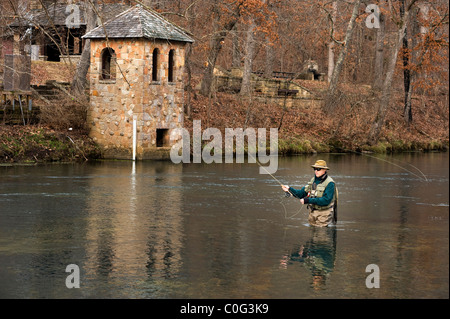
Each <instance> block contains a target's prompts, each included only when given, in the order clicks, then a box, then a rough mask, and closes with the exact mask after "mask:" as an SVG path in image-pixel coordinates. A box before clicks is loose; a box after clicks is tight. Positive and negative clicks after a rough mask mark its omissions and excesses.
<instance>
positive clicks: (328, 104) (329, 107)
mask: <svg viewBox="0 0 450 319" xmlns="http://www.w3.org/2000/svg"><path fill="white" fill-rule="evenodd" d="M360 3H361V0H355V2H354V3H353V12H352V16H351V18H350V21H349V22H348V25H347V31H346V32H345V40H344V45H343V46H342V48H341V52H339V56H338V58H337V61H336V65H335V67H334V70H333V74H332V76H331V80H330V85H329V87H328V92H327V97H326V99H325V109H324V111H325V112H327V113H329V114H330V113H331V112H333V111H334V110H335V108H336V103H334V101H335V97H336V88H337V85H338V83H339V76H340V74H341V70H342V67H343V65H344V60H345V57H346V56H347V51H348V47H349V45H350V41H351V39H352V36H353V30H354V28H355V20H356V18H357V17H358V12H359V5H360Z"/></svg>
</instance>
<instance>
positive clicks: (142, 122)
mask: <svg viewBox="0 0 450 319" xmlns="http://www.w3.org/2000/svg"><path fill="white" fill-rule="evenodd" d="M108 45H109V47H110V48H111V49H113V50H114V53H115V58H116V61H115V64H114V63H112V68H113V69H114V71H113V72H112V73H113V74H115V78H114V79H107V80H105V79H102V76H101V72H102V51H103V49H105V48H106V41H105V40H91V70H90V74H91V76H90V81H91V82H90V98H91V106H90V110H89V112H88V123H89V125H90V127H91V133H90V134H91V137H92V138H93V139H94V141H95V142H97V143H98V144H99V145H100V146H101V147H102V148H103V153H104V156H105V157H106V158H117V159H122V158H123V159H131V157H132V155H131V154H132V143H133V138H132V137H133V132H132V131H133V118H136V120H137V158H138V159H150V158H157V159H161V158H167V156H168V154H169V152H168V150H169V149H170V147H171V145H170V144H169V145H167V144H165V145H164V146H163V147H157V141H156V130H157V129H167V130H168V131H167V132H168V134H169V135H170V133H171V132H172V130H173V129H175V128H181V127H183V114H184V113H183V104H184V100H183V97H184V94H183V89H184V87H183V72H184V56H185V51H184V50H185V49H184V43H177V42H170V43H168V42H167V41H163V40H152V41H149V40H146V39H109V42H108ZM155 48H158V50H159V55H158V81H152V70H153V51H154V49H155ZM170 50H174V68H173V82H170V83H169V81H168V80H169V79H168V73H169V51H170Z"/></svg>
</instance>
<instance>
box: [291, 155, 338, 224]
mask: <svg viewBox="0 0 450 319" xmlns="http://www.w3.org/2000/svg"><path fill="white" fill-rule="evenodd" d="M311 166H312V167H313V168H314V175H315V176H314V177H313V178H312V179H311V181H310V182H309V183H308V184H306V185H305V186H304V187H303V188H302V189H300V190H298V189H295V188H292V187H289V186H288V185H282V188H283V190H284V191H285V192H287V193H290V194H292V195H293V196H294V197H296V198H300V202H301V203H302V204H306V205H308V206H307V207H308V208H309V209H310V212H309V216H308V221H309V224H310V225H312V226H319V227H327V226H328V225H330V224H332V223H336V222H337V197H338V191H337V188H336V184H335V183H334V181H333V179H332V178H331V177H330V176H328V172H327V171H328V170H329V169H330V168H329V167H327V163H326V162H325V161H324V160H318V161H316V163H315V164H314V165H311Z"/></svg>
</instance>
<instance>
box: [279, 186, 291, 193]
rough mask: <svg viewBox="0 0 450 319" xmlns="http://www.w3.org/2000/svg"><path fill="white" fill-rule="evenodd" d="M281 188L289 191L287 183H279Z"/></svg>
mask: <svg viewBox="0 0 450 319" xmlns="http://www.w3.org/2000/svg"><path fill="white" fill-rule="evenodd" d="M281 188H282V189H283V191H285V192H289V186H288V185H281Z"/></svg>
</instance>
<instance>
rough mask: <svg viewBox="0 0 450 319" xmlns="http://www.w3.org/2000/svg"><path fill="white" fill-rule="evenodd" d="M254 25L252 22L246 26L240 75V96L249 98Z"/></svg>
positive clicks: (253, 49) (253, 51)
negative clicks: (242, 65)
mask: <svg viewBox="0 0 450 319" xmlns="http://www.w3.org/2000/svg"><path fill="white" fill-rule="evenodd" d="M254 32H255V23H254V22H253V21H252V22H251V23H250V25H249V26H248V31H247V40H246V42H245V57H244V72H243V75H242V84H241V92H240V94H241V95H243V96H251V94H252V91H253V89H252V69H253V58H254V54H255V35H254Z"/></svg>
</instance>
